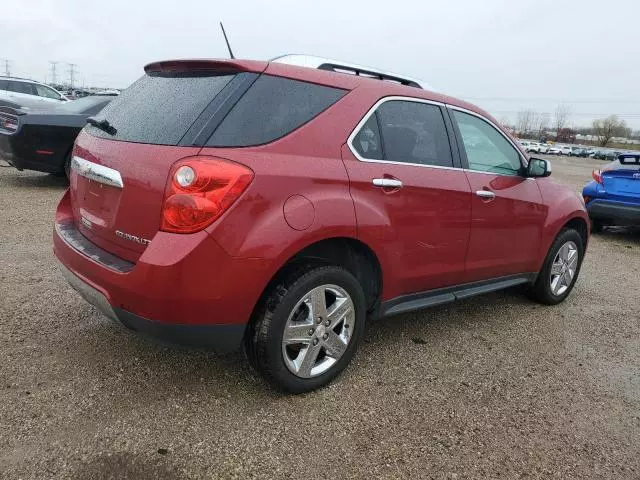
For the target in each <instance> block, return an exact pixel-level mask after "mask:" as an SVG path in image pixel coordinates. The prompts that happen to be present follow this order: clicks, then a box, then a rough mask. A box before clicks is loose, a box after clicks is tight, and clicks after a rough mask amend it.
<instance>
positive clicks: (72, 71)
mask: <svg viewBox="0 0 640 480" xmlns="http://www.w3.org/2000/svg"><path fill="white" fill-rule="evenodd" d="M68 65H69V86H70V87H71V88H73V80H74V78H75V76H76V67H77V65H76V64H75V63H69V64H68Z"/></svg>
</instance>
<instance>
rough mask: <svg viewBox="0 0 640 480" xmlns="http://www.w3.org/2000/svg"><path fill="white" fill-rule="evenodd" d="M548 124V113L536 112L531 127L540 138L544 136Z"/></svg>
mask: <svg viewBox="0 0 640 480" xmlns="http://www.w3.org/2000/svg"><path fill="white" fill-rule="evenodd" d="M548 126H549V114H548V113H545V112H543V113H538V114H536V116H535V119H534V122H533V129H534V130H535V131H536V132H537V133H538V137H539V138H542V137H543V136H544V131H545V130H546V129H547V127H548Z"/></svg>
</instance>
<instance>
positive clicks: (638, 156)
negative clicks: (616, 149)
mask: <svg viewBox="0 0 640 480" xmlns="http://www.w3.org/2000/svg"><path fill="white" fill-rule="evenodd" d="M618 161H619V162H620V163H621V164H623V165H633V164H636V163H638V164H640V153H623V154H621V155H618Z"/></svg>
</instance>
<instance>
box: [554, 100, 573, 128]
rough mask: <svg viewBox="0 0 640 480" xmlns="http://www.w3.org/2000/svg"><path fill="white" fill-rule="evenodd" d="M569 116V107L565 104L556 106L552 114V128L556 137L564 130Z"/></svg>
mask: <svg viewBox="0 0 640 480" xmlns="http://www.w3.org/2000/svg"><path fill="white" fill-rule="evenodd" d="M569 115H571V107H569V105H567V104H566V103H560V104H558V106H557V107H556V110H555V112H554V127H555V129H556V135H558V133H560V130H562V129H563V128H565V127H566V126H567V123H569Z"/></svg>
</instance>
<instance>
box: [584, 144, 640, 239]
mask: <svg viewBox="0 0 640 480" xmlns="http://www.w3.org/2000/svg"><path fill="white" fill-rule="evenodd" d="M592 176H593V180H592V181H591V182H589V183H587V184H586V185H585V186H584V189H583V190H582V196H583V197H584V203H585V205H586V206H587V211H588V212H589V217H590V218H591V224H592V229H593V231H596V232H597V231H600V230H602V227H604V226H607V225H639V226H640V154H622V155H619V156H618V159H617V160H614V161H613V162H611V163H609V164H607V165H605V166H604V167H603V168H602V169H600V170H594V171H593V174H592Z"/></svg>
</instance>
